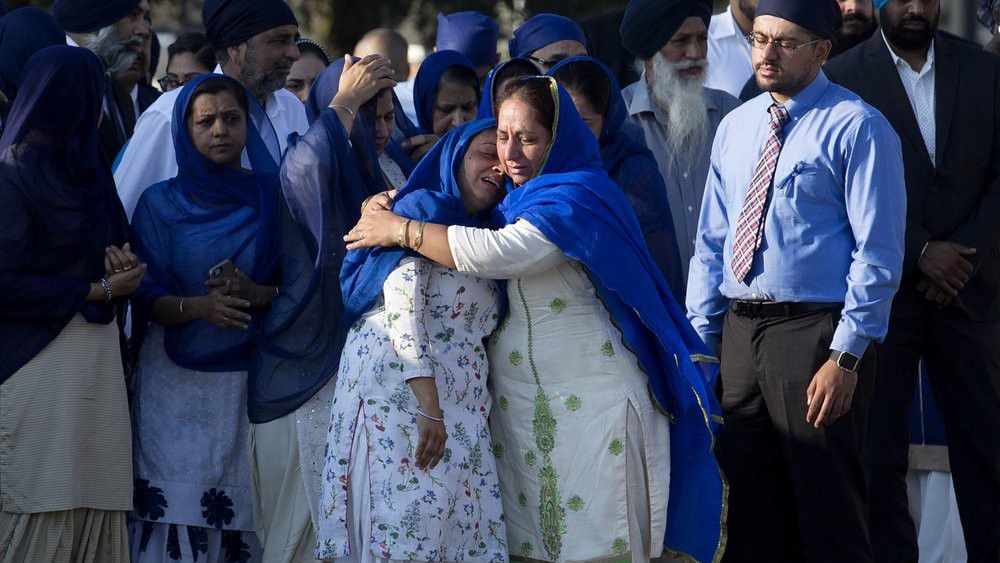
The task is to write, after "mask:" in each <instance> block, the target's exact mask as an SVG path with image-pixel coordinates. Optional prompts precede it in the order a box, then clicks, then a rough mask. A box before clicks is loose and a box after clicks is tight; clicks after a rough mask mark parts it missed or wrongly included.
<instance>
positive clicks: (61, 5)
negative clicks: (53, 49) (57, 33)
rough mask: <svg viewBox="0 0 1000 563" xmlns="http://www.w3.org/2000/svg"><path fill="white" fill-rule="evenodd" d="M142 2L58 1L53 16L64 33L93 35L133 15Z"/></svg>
mask: <svg viewBox="0 0 1000 563" xmlns="http://www.w3.org/2000/svg"><path fill="white" fill-rule="evenodd" d="M140 1H141V0H56V2H55V4H53V5H52V15H53V16H55V18H56V21H57V22H59V25H60V27H62V28H63V31H66V32H69V33H93V32H95V31H97V30H99V29H101V28H104V27H108V26H109V25H111V24H113V23H115V22H117V21H118V20H120V19H122V18H124V17H125V16H127V15H129V14H131V13H132V10H134V9H135V8H136V7H137V6H138V5H139V2H140Z"/></svg>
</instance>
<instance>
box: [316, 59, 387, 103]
mask: <svg viewBox="0 0 1000 563" xmlns="http://www.w3.org/2000/svg"><path fill="white" fill-rule="evenodd" d="M393 74H395V71H393V70H392V66H391V64H390V62H389V60H388V59H386V58H384V57H382V56H381V55H368V56H367V57H364V58H363V59H361V60H359V61H357V62H354V59H353V58H352V57H351V56H350V55H345V59H344V70H343V72H341V73H340V89H339V90H338V91H337V95H336V96H334V97H333V101H331V102H330V105H331V106H333V105H342V106H346V107H348V108H351V110H352V111H357V109H358V108H359V107H361V105H362V104H364V103H365V102H367V101H368V100H370V99H372V97H373V96H375V94H377V93H378V92H379V91H380V90H382V89H384V88H393V87H395V86H396V81H395V80H393V79H392V75H393Z"/></svg>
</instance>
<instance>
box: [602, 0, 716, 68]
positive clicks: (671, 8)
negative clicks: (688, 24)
mask: <svg viewBox="0 0 1000 563" xmlns="http://www.w3.org/2000/svg"><path fill="white" fill-rule="evenodd" d="M690 17H698V18H701V20H702V21H703V22H705V27H708V22H709V20H711V19H712V2H711V1H710V0H631V2H629V3H628V6H627V7H626V8H625V15H624V16H623V17H622V25H621V27H619V28H618V31H619V33H621V36H622V45H624V46H625V48H626V49H628V50H629V52H630V53H632V54H633V55H635V56H637V57H639V58H640V59H642V60H646V59H649V58H650V57H652V56H653V55H655V54H656V53H657V52H658V51H659V50H660V49H662V48H663V46H664V45H666V44H667V41H670V38H671V37H673V36H674V34H675V33H677V30H678V29H680V28H681V26H682V25H683V24H684V20H686V19H688V18H690Z"/></svg>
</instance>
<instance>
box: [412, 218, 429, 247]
mask: <svg viewBox="0 0 1000 563" xmlns="http://www.w3.org/2000/svg"><path fill="white" fill-rule="evenodd" d="M426 226H427V222H426V221H421V222H420V224H419V225H417V238H416V240H414V241H413V250H420V247H421V246H422V245H423V244H424V227H426Z"/></svg>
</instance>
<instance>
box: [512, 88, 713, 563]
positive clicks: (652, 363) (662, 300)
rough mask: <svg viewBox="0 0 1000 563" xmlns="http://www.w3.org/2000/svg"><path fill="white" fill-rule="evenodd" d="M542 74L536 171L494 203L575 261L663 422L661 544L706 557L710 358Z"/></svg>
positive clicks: (576, 123)
mask: <svg viewBox="0 0 1000 563" xmlns="http://www.w3.org/2000/svg"><path fill="white" fill-rule="evenodd" d="M549 80H550V82H551V89H552V96H553V98H554V99H555V101H556V116H557V117H556V122H555V124H554V126H553V140H552V143H551V144H550V145H549V152H548V155H547V157H546V160H545V161H544V162H543V165H542V167H541V170H540V173H539V175H538V176H536V177H535V178H534V179H532V180H529V181H528V182H527V183H525V184H524V185H523V186H520V187H518V188H516V189H514V190H513V191H512V192H510V194H508V196H507V198H506V199H505V200H504V201H503V203H502V204H501V205H500V207H499V208H498V211H499V213H501V214H502V216H503V219H504V220H505V222H506V223H508V224H510V223H513V222H514V221H516V220H517V219H519V218H521V219H525V220H527V221H529V222H530V223H531V224H532V225H534V226H535V227H536V228H538V229H539V230H540V231H541V232H542V233H543V234H544V235H545V236H546V237H547V238H548V239H549V240H550V241H551V242H553V243H554V244H556V245H557V246H558V247H559V248H560V249H561V250H562V251H563V252H564V253H565V254H566V255H567V256H569V257H570V258H572V259H574V260H578V261H579V262H580V263H582V264H583V266H584V267H585V269H586V271H587V274H588V275H589V276H590V279H591V281H592V282H593V284H594V287H595V288H596V289H597V292H598V294H599V295H600V298H601V300H602V301H603V303H604V305H605V307H607V309H608V311H609V313H610V314H611V316H612V318H613V319H614V321H615V323H616V325H617V326H618V327H619V328H620V329H621V332H622V336H623V337H624V339H625V342H626V343H627V344H628V346H629V348H630V349H631V350H632V351H633V352H634V353H635V356H636V359H637V360H638V362H639V366H640V367H641V368H642V370H643V371H644V372H645V374H646V375H647V377H648V378H649V388H650V392H651V394H652V396H653V397H654V399H655V402H656V403H657V404H658V406H659V407H660V408H661V409H662V410H663V411H665V412H666V413H667V414H668V416H669V417H670V420H671V424H672V426H671V429H670V430H671V432H670V463H671V475H670V500H669V506H668V509H667V532H666V538H665V546H666V547H667V549H669V550H671V551H673V552H677V553H684V554H688V555H690V556H691V557H693V558H694V559H696V560H698V561H713V560H714V559H715V557H716V556H717V554H718V553H719V552H720V551H721V549H722V545H723V543H724V532H723V530H724V529H725V521H724V520H725V518H724V511H723V507H724V506H725V499H726V494H727V493H726V485H725V482H724V479H723V477H722V473H721V471H720V469H719V467H718V465H717V463H716V460H715V455H714V454H713V446H714V442H715V436H716V432H717V430H718V429H719V422H720V421H721V411H720V408H719V404H718V402H717V401H716V399H715V396H714V395H713V393H712V388H713V385H714V383H715V378H716V374H717V363H716V362H715V361H714V359H710V358H709V356H708V349H707V348H706V347H705V345H704V344H703V343H702V341H701V339H700V338H699V337H698V335H697V333H696V332H695V331H694V329H693V328H692V327H691V324H690V323H689V322H688V321H687V319H686V317H685V316H684V312H683V311H682V310H681V309H680V307H678V305H677V303H676V302H675V301H674V299H673V297H672V296H671V293H670V289H669V287H668V286H667V284H666V282H665V281H664V279H663V276H662V275H661V274H660V271H659V269H658V268H657V267H656V264H655V263H654V261H653V259H652V257H651V256H650V254H649V251H648V250H647V249H646V243H645V241H644V240H643V237H642V233H641V231H640V228H639V222H638V221H637V220H636V217H635V214H634V213H633V211H632V207H631V205H630V204H629V202H628V200H627V199H626V198H625V196H624V194H623V193H622V191H621V190H620V189H619V188H618V186H616V185H615V184H614V182H612V181H611V179H610V178H609V177H608V175H607V173H606V172H605V171H604V168H603V167H602V166H601V160H600V153H599V151H598V145H597V141H596V140H595V139H594V136H593V134H591V133H590V131H589V130H588V129H587V126H586V125H585V124H584V122H583V120H582V119H581V118H580V115H579V113H577V111H576V108H575V107H574V105H573V100H572V98H571V97H570V96H569V94H568V93H567V92H566V91H565V90H564V89H563V88H561V87H559V86H558V85H557V84H556V82H555V80H554V79H551V78H549Z"/></svg>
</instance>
